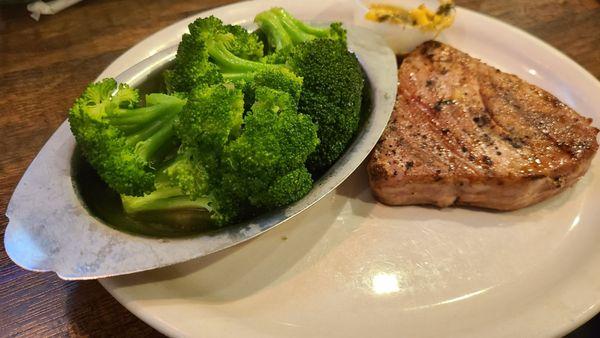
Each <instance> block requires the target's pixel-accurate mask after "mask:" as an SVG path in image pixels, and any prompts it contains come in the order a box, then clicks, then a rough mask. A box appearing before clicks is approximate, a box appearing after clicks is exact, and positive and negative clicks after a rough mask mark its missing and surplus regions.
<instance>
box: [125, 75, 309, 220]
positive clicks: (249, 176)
mask: <svg viewBox="0 0 600 338" xmlns="http://www.w3.org/2000/svg"><path fill="white" fill-rule="evenodd" d="M229 85H231V84H229ZM227 86H228V85H215V86H213V87H202V88H199V89H197V90H195V91H204V93H203V94H201V93H195V94H192V95H191V96H190V98H189V101H188V104H187V105H186V107H185V108H184V109H183V111H182V113H181V114H182V116H183V115H185V114H186V111H187V114H194V115H197V116H203V115H205V114H206V112H204V111H203V110H205V107H209V106H211V104H212V103H219V102H222V101H221V100H225V101H226V102H230V101H235V102H237V101H238V99H239V95H240V93H239V91H236V90H235V88H233V87H229V88H228V87H227ZM226 95H229V97H228V98H227V97H224V96H226ZM200 96H201V97H202V98H203V100H210V99H213V100H215V101H214V102H212V103H211V102H205V103H204V104H202V105H200V104H199V102H194V100H197V99H196V98H195V97H200ZM236 105H239V102H238V103H236ZM194 109H197V110H198V111H196V112H192V111H191V110H194ZM228 114H229V112H227V113H224V114H221V115H222V116H223V121H222V122H223V124H222V128H223V129H224V130H228V129H230V126H231V124H230V118H229V117H230V116H231V115H228ZM212 118H213V121H211V123H209V125H210V126H209V127H208V129H209V130H215V128H213V127H214V126H216V125H217V124H215V122H216V120H217V119H216V117H212ZM243 125H244V126H243V128H242V129H241V130H240V131H239V135H237V137H235V136H233V137H232V136H231V135H229V136H227V137H225V138H220V136H219V137H218V138H219V139H220V140H224V143H223V144H215V145H213V146H212V147H204V146H202V145H203V144H204V143H203V141H202V138H201V139H196V138H194V139H192V140H188V142H186V141H185V138H184V141H183V145H182V148H181V149H180V151H179V153H178V155H177V157H176V158H175V159H174V160H173V161H172V162H170V163H169V164H168V165H167V166H166V167H165V168H164V169H163V170H162V171H161V175H159V176H158V177H157V181H158V183H157V184H156V186H157V189H156V191H154V192H152V193H151V194H148V195H146V196H143V197H129V196H123V197H122V200H123V205H124V208H125V210H126V211H127V212H129V213H136V212H140V211H150V210H152V211H157V210H160V211H166V210H176V209H180V208H192V209H194V208H195V209H204V210H207V211H208V212H210V214H211V218H212V220H213V221H214V222H215V223H216V224H227V223H230V222H232V221H236V220H240V219H242V218H245V217H248V216H251V215H253V214H256V213H257V212H259V211H260V210H264V209H268V208H273V207H279V206H283V205H287V204H289V203H291V202H294V201H296V200H298V199H300V198H301V197H303V196H304V195H306V194H307V193H308V191H309V190H310V189H311V188H312V183H313V181H312V178H311V176H310V174H309V173H308V170H307V169H306V167H305V166H304V163H305V162H306V159H307V157H308V155H309V154H310V153H311V152H312V151H314V149H315V147H316V145H317V144H318V138H317V129H316V126H315V125H314V123H312V121H311V119H310V117H308V116H306V115H303V114H298V112H297V110H296V104H295V101H294V99H293V98H292V97H291V95H289V94H288V93H285V92H282V91H278V90H274V89H271V88H267V87H259V88H256V98H255V103H254V104H253V106H252V111H250V112H248V113H247V114H246V116H245V117H244V120H243ZM199 126H202V124H199V125H193V124H187V123H178V124H177V129H178V133H179V134H182V135H194V134H196V132H195V130H196V129H197V128H198V127H199ZM188 129H189V130H188ZM200 134H202V133H200Z"/></svg>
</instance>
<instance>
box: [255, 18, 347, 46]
mask: <svg viewBox="0 0 600 338" xmlns="http://www.w3.org/2000/svg"><path fill="white" fill-rule="evenodd" d="M254 22H256V23H257V24H258V26H259V27H260V29H261V30H262V32H263V33H265V34H266V36H267V41H268V43H269V45H268V47H269V48H270V50H271V51H275V52H281V51H288V50H289V49H290V48H292V47H293V46H295V45H297V44H299V43H301V42H305V41H310V40H313V39H319V38H327V39H332V40H339V41H341V42H343V43H345V41H346V31H345V30H344V28H342V24H341V23H339V22H335V23H332V24H331V25H330V26H329V27H326V28H323V27H314V26H311V25H309V24H307V23H305V22H302V21H300V20H298V19H296V18H294V17H293V16H292V15H291V14H290V13H288V12H287V11H285V10H284V9H283V8H279V7H274V8H271V9H269V10H267V11H264V12H261V13H259V14H258V15H256V17H255V18H254Z"/></svg>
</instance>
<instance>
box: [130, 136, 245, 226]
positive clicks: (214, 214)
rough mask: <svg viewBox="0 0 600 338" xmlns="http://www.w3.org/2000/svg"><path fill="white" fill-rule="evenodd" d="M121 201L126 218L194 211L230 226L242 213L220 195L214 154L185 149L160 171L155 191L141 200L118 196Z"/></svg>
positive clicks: (226, 198) (239, 206) (215, 221)
mask: <svg viewBox="0 0 600 338" xmlns="http://www.w3.org/2000/svg"><path fill="white" fill-rule="evenodd" d="M121 201H122V203H123V209H124V210H125V212H127V213H128V214H136V213H140V212H147V211H161V212H168V211H180V210H198V211H201V212H208V213H209V214H210V219H211V220H212V221H213V223H214V224H216V225H224V224H228V223H230V222H231V221H233V220H235V219H237V218H238V215H240V214H241V210H243V207H242V206H241V205H236V204H235V201H232V200H231V198H230V196H228V195H226V194H223V193H222V192H221V191H220V187H219V175H218V163H217V157H216V154H211V153H205V152H201V151H199V150H198V149H195V148H190V147H185V146H182V148H181V149H180V151H179V153H178V154H177V156H176V157H175V158H174V159H172V160H171V161H169V162H168V163H166V164H165V166H164V167H163V168H161V170H160V171H159V173H158V174H157V177H156V190H155V191H153V192H151V193H150V194H147V195H144V196H127V195H121Z"/></svg>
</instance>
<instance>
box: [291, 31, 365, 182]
mask: <svg viewBox="0 0 600 338" xmlns="http://www.w3.org/2000/svg"><path fill="white" fill-rule="evenodd" d="M288 62H289V64H290V65H291V66H292V68H293V69H294V70H295V71H296V72H297V74H298V75H300V76H302V77H303V79H304V82H303V83H304V87H303V90H302V95H300V103H299V105H298V111H299V112H300V113H303V114H306V115H309V116H310V117H312V119H313V121H314V122H315V123H316V124H317V126H319V139H320V140H321V144H320V145H319V147H317V150H316V151H315V152H314V153H313V154H311V155H310V157H309V159H308V163H307V166H308V169H309V170H310V172H312V173H313V174H314V175H316V176H319V175H321V174H322V173H323V172H324V171H325V170H327V169H328V168H329V167H330V166H331V165H332V164H333V163H334V162H335V161H336V160H337V159H338V158H339V157H340V156H341V155H342V154H343V153H344V151H345V150H346V148H347V147H348V145H349V144H350V142H351V141H352V139H353V138H354V135H355V134H356V131H357V130H358V127H359V123H360V118H361V104H362V95H363V88H364V83H365V80H364V75H363V72H362V68H361V67H360V64H359V63H358V60H357V59H356V56H355V55H354V54H352V53H350V52H348V50H347V49H346V47H344V46H343V45H341V44H339V43H337V42H336V41H333V40H329V39H316V40H311V41H307V42H304V43H302V44H300V45H298V46H297V47H296V48H294V51H293V52H292V54H291V56H290V58H289V60H288Z"/></svg>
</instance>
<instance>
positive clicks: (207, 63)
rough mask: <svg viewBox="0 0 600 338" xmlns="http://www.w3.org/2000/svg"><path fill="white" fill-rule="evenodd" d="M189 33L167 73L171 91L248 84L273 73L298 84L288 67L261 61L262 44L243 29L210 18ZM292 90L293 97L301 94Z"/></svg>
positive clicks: (166, 78) (195, 26) (200, 20)
mask: <svg viewBox="0 0 600 338" xmlns="http://www.w3.org/2000/svg"><path fill="white" fill-rule="evenodd" d="M189 30H190V33H189V34H184V36H183V39H182V41H181V43H180V44H179V48H178V50H177V56H176V57H175V61H174V66H173V68H172V70H169V71H167V72H166V73H165V81H166V84H167V90H168V91H169V92H173V91H183V92H188V91H190V90H191V89H192V88H194V87H196V86H198V85H200V84H205V85H212V84H216V83H220V82H221V81H222V80H227V81H231V82H235V83H236V84H238V85H247V84H250V83H251V82H252V81H253V79H254V76H255V75H256V74H257V73H267V74H268V73H271V72H272V73H274V74H275V75H272V76H271V77H272V78H275V77H282V78H290V77H291V79H290V80H289V81H288V82H290V83H292V82H297V77H296V76H295V74H294V73H292V72H290V71H289V70H288V69H286V67H285V66H284V65H275V64H267V63H264V62H259V61H258V60H259V59H260V58H261V57H262V50H263V45H262V42H261V41H260V39H259V38H258V37H257V35H256V34H250V33H248V32H247V31H246V30H245V29H244V28H242V27H240V26H231V25H224V24H223V23H222V22H221V21H220V20H219V19H217V18H215V17H208V18H200V19H197V20H196V21H194V22H192V23H191V24H190V25H189ZM277 89H280V88H277ZM281 89H283V88H281ZM291 90H292V91H290V93H292V95H293V94H294V92H293V91H294V90H296V91H297V89H296V88H291Z"/></svg>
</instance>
